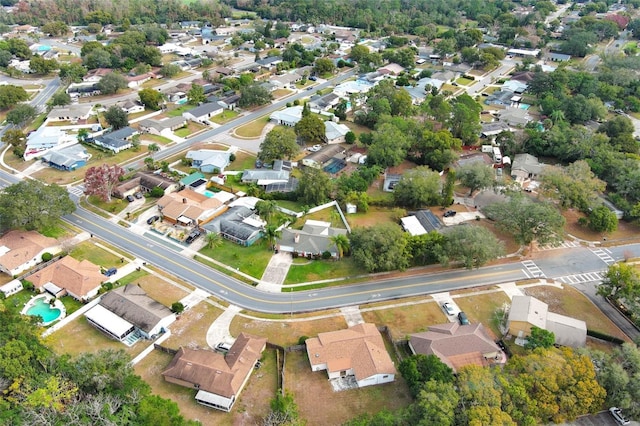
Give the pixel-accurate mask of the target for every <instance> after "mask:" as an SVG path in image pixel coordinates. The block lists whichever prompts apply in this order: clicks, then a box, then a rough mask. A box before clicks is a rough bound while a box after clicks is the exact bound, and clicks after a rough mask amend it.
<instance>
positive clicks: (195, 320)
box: [164, 301, 222, 349]
mask: <svg viewBox="0 0 640 426" xmlns="http://www.w3.org/2000/svg"><path fill="white" fill-rule="evenodd" d="M221 313H222V311H221V310H220V309H218V308H216V307H214V306H212V305H210V304H209V303H207V302H204V301H202V302H200V303H199V304H198V305H196V306H194V307H193V308H191V309H189V310H188V311H186V312H184V313H183V314H182V315H180V318H179V319H178V320H177V321H176V322H174V323H173V324H171V327H170V328H171V337H169V339H167V341H166V342H165V343H164V346H167V347H169V348H173V349H178V348H179V347H180V346H186V347H189V348H192V349H197V348H208V347H209V345H207V331H208V330H209V327H210V326H211V324H212V323H213V321H215V319H216V318H218V316H220V314H221Z"/></svg>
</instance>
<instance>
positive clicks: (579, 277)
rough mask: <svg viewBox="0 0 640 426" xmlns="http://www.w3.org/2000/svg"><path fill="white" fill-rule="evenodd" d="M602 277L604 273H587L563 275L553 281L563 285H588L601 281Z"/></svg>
mask: <svg viewBox="0 0 640 426" xmlns="http://www.w3.org/2000/svg"><path fill="white" fill-rule="evenodd" d="M604 275H605V272H588V273H586V274H575V275H565V276H564V277H558V278H555V280H556V281H560V282H561V283H564V284H578V283H590V282H595V281H602V279H603V278H604Z"/></svg>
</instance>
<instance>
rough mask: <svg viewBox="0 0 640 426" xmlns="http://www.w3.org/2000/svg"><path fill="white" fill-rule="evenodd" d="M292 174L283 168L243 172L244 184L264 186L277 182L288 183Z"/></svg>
mask: <svg viewBox="0 0 640 426" xmlns="http://www.w3.org/2000/svg"><path fill="white" fill-rule="evenodd" d="M290 174H291V171H290V170H286V169H282V168H271V169H246V170H245V171H244V172H242V183H255V184H257V185H259V186H264V185H269V184H271V183H275V182H287V181H288V180H289V176H290Z"/></svg>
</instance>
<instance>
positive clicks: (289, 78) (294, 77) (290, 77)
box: [269, 72, 302, 89]
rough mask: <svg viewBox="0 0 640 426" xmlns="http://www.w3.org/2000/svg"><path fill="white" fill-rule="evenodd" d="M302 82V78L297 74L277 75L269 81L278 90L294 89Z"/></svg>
mask: <svg viewBox="0 0 640 426" xmlns="http://www.w3.org/2000/svg"><path fill="white" fill-rule="evenodd" d="M300 80H302V76H301V75H300V74H297V73H295V72H292V73H287V74H282V75H276V76H274V77H272V78H271V79H270V80H269V81H270V82H271V83H272V84H274V85H275V86H276V87H278V88H294V89H295V85H296V83H297V82H299V81H300Z"/></svg>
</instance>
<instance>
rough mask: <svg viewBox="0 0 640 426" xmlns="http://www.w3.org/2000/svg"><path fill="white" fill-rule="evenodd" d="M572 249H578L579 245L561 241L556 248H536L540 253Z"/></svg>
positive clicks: (549, 246) (574, 242)
mask: <svg viewBox="0 0 640 426" xmlns="http://www.w3.org/2000/svg"><path fill="white" fill-rule="evenodd" d="M574 247H580V243H579V242H577V241H563V242H562V243H560V244H558V245H557V246H551V245H548V246H540V247H539V248H538V250H540V251H544V250H558V249H567V248H574Z"/></svg>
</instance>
